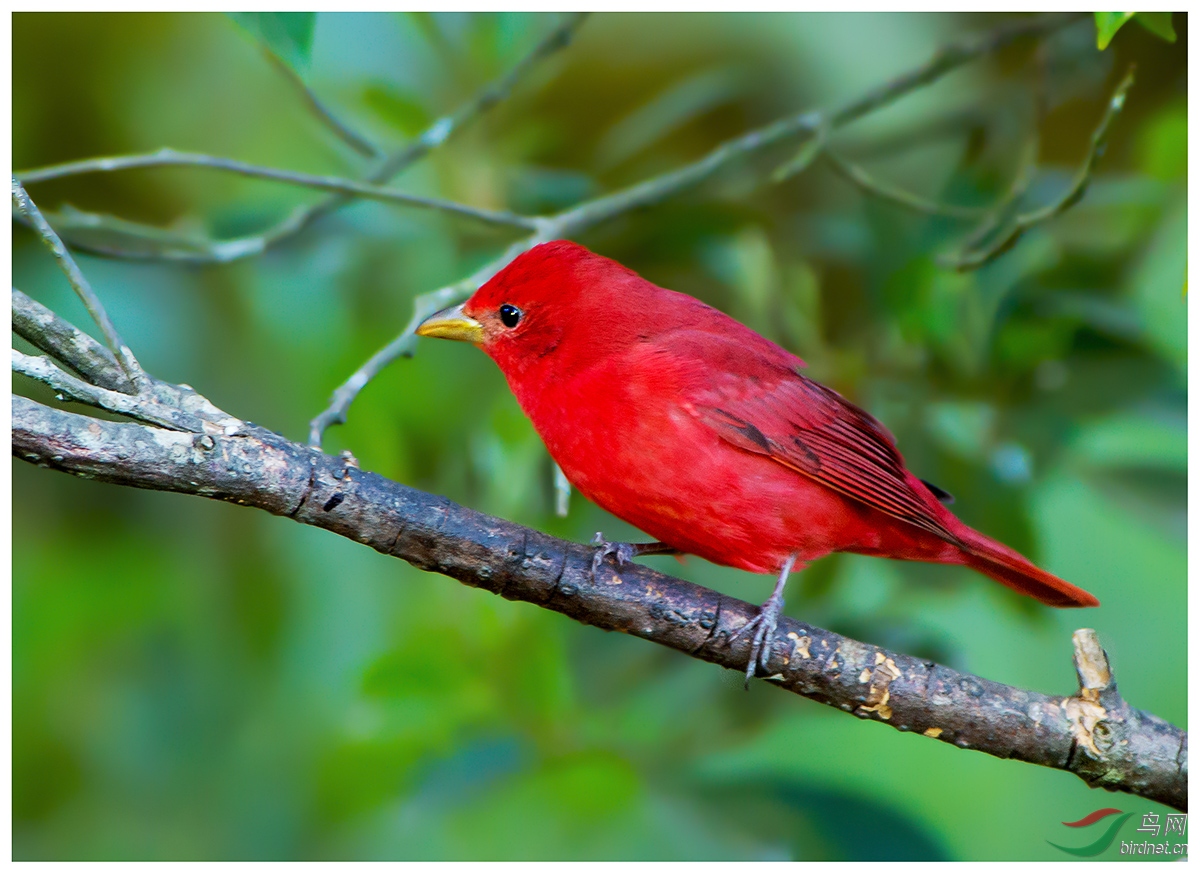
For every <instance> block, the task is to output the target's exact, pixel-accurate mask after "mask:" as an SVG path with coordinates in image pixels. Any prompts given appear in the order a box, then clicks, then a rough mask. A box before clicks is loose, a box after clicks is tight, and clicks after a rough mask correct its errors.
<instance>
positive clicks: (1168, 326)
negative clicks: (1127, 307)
mask: <svg viewBox="0 0 1200 874" xmlns="http://www.w3.org/2000/svg"><path fill="white" fill-rule="evenodd" d="M1186 275H1187V206H1186V204H1185V203H1183V202H1182V201H1181V202H1180V204H1179V206H1178V207H1177V208H1176V209H1175V210H1174V211H1172V212H1171V213H1170V214H1169V215H1168V216H1167V218H1166V220H1165V221H1164V222H1163V223H1162V226H1161V227H1160V228H1159V231H1158V233H1157V234H1155V236H1154V240H1153V242H1152V243H1151V245H1150V247H1149V248H1148V250H1147V251H1146V253H1145V255H1144V256H1143V257H1142V261H1141V264H1140V266H1139V267H1138V269H1136V270H1135V271H1133V273H1132V274H1131V275H1130V279H1129V283H1128V288H1129V294H1130V296H1131V297H1132V298H1133V300H1134V301H1135V304H1136V306H1137V308H1138V311H1139V313H1140V314H1141V317H1142V324H1143V325H1144V326H1145V331H1146V336H1147V339H1148V340H1149V342H1150V344H1151V345H1152V346H1153V347H1154V348H1155V349H1156V350H1157V351H1158V353H1159V354H1160V355H1162V356H1163V357H1164V358H1166V359H1167V360H1168V361H1171V362H1172V363H1174V364H1175V365H1176V366H1177V367H1178V368H1179V369H1180V371H1181V372H1183V371H1184V370H1186V368H1187V351H1188V350H1187V300H1186V299H1185V298H1184V297H1183V294H1182V292H1183V283H1184V279H1185V277H1186Z"/></svg>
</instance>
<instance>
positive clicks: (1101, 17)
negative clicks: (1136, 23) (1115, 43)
mask: <svg viewBox="0 0 1200 874" xmlns="http://www.w3.org/2000/svg"><path fill="white" fill-rule="evenodd" d="M1095 15H1096V47H1097V48H1098V49H1100V51H1104V50H1105V49H1106V48H1108V44H1109V43H1110V42H1112V38H1113V37H1114V36H1116V35H1117V31H1118V30H1120V29H1121V27H1122V26H1123V25H1124V24H1125V22H1127V21H1128V20H1129V19H1131V18H1133V16H1134V13H1132V12H1097V13H1095Z"/></svg>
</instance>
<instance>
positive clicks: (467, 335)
mask: <svg viewBox="0 0 1200 874" xmlns="http://www.w3.org/2000/svg"><path fill="white" fill-rule="evenodd" d="M417 336H418V337H441V338H442V339H443V340H464V341H466V342H467V343H474V344H475V345H476V346H478V345H480V344H481V343H483V325H481V324H479V322H477V321H475V320H474V319H473V318H471V317H470V316H467V315H463V311H462V304H459V305H458V306H452V307H448V308H446V309H444V310H442V311H440V312H436V313H434V314H433V315H432V316H430V317H429V318H427V319H426V320H425V321H423V322H421V324H419V325H417Z"/></svg>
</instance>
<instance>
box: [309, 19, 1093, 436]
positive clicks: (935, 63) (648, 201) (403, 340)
mask: <svg viewBox="0 0 1200 874" xmlns="http://www.w3.org/2000/svg"><path fill="white" fill-rule="evenodd" d="M1083 17H1084V16H1083V14H1082V13H1063V14H1055V15H1043V16H1037V17H1032V18H1026V19H1021V20H1019V21H1015V22H1012V23H1009V24H1006V25H1004V26H1003V27H999V28H996V29H995V30H993V31H991V32H990V33H986V34H983V35H982V36H975V37H970V38H967V39H963V40H960V41H958V42H956V43H952V44H951V45H949V46H947V47H946V48H944V49H942V50H940V51H938V52H937V53H935V54H934V56H933V57H932V58H930V60H928V61H927V62H925V63H924V64H922V65H920V66H918V67H915V68H914V69H912V70H909V71H908V72H906V73H903V74H902V75H900V76H898V77H896V78H895V79H893V80H891V81H890V82H887V83H885V84H883V85H881V86H879V87H877V88H874V89H872V90H871V91H869V92H867V93H866V94H864V95H863V96H861V97H859V98H857V99H855V100H852V101H850V102H848V103H845V104H843V105H842V106H840V107H837V108H834V109H832V110H828V111H820V110H812V111H807V112H801V113H797V114H794V115H790V116H786V117H784V118H781V119H778V120H776V121H774V122H772V123H770V124H768V125H765V126H764V127H760V128H756V129H754V130H752V131H749V132H748V133H745V134H742V135H741V136H739V137H735V138H734V139H732V140H728V141H726V142H724V143H722V144H721V145H719V146H717V147H716V148H715V149H713V150H712V151H711V152H709V153H708V154H707V155H705V156H704V157H703V158H700V159H699V160H697V161H694V162H692V163H691V164H687V165H685V166H683V167H680V168H679V169H676V170H672V171H670V172H667V173H663V174H662V175H660V176H655V177H653V178H651V179H647V180H645V181H644V182H641V183H638V184H637V185H633V186H630V187H629V188H625V189H623V190H621V191H617V192H614V193H612V194H607V195H603V196H600V197H597V198H594V199H592V200H588V201H585V202H583V203H580V204H578V205H576V206H573V207H571V208H569V209H566V210H563V211H562V212H559V213H557V214H555V215H552V216H548V217H545V218H542V219H539V220H538V222H539V226H538V229H537V231H536V232H535V233H534V234H533V235H532V236H530V237H527V238H526V239H524V240H519V241H518V242H516V243H513V244H512V245H511V246H509V247H508V249H507V250H506V251H505V252H504V253H503V254H502V255H501V256H500V257H498V258H497V259H495V260H494V261H491V262H489V263H488V264H486V265H485V266H484V267H482V268H480V269H479V270H477V271H476V272H475V273H474V274H473V275H471V276H469V277H467V278H466V279H463V280H460V281H459V282H456V283H453V284H452V285H447V286H443V287H442V288H439V289H437V290H436V291H432V292H428V293H426V294H422V295H419V296H418V297H417V298H416V299H415V301H414V302H413V316H412V318H411V319H409V322H408V325H407V326H406V327H405V328H404V330H403V331H402V332H401V333H400V334H399V335H398V336H397V337H396V338H395V339H393V340H392V341H391V342H390V343H388V345H387V346H385V347H384V348H382V349H380V350H379V351H378V352H376V353H375V354H374V355H372V356H371V358H370V359H369V360H368V361H367V362H366V363H365V364H364V365H363V366H362V367H360V368H359V369H358V370H356V371H355V372H354V373H353V374H352V375H351V376H350V378H349V379H347V380H346V381H345V382H343V383H342V384H341V385H340V386H338V388H337V389H336V390H335V391H334V393H333V396H332V398H331V399H330V403H329V406H328V407H326V408H325V409H324V410H323V411H322V412H321V413H320V414H319V415H317V417H316V418H314V419H313V420H312V422H311V423H310V428H309V443H310V445H312V446H320V445H321V440H322V438H323V437H324V433H325V430H326V429H327V428H329V426H330V425H333V424H342V423H344V422H345V421H346V413H347V411H348V410H349V408H350V405H351V404H352V403H354V399H355V398H357V397H358V393H359V392H360V391H362V389H363V388H364V387H365V386H366V385H367V383H369V382H370V381H371V380H372V379H374V378H375V376H376V375H377V374H378V373H379V372H380V371H381V370H383V368H385V367H387V365H389V364H391V363H392V362H393V361H395V360H396V359H397V358H401V357H408V356H411V355H412V350H413V347H414V345H415V341H416V336H415V333H414V332H415V330H416V327H417V325H419V324H420V323H421V322H422V321H423V320H424V319H425V318H426V317H427V316H429V315H432V314H433V313H435V312H437V310H439V309H441V308H442V307H445V306H449V305H450V304H452V303H457V302H458V301H460V300H463V299H465V298H467V297H468V296H469V295H470V294H471V293H472V292H473V291H474V290H475V289H476V288H478V287H479V286H480V285H482V284H483V283H484V282H486V281H487V280H489V279H491V278H492V277H493V276H494V275H496V274H497V273H498V272H500V271H501V270H503V269H504V267H506V266H507V265H508V263H509V262H510V261H512V260H513V259H514V258H516V257H517V256H518V255H520V254H521V253H522V252H527V251H528V250H530V249H532V248H533V247H534V246H536V245H537V244H538V243H544V242H546V241H548V240H554V239H558V238H560V237H573V236H575V235H577V234H580V233H582V232H583V231H585V230H587V229H589V228H591V227H594V226H595V225H598V224H600V223H601V222H603V221H606V220H608V219H610V218H613V217H615V216H618V215H623V214H625V213H627V212H630V211H632V210H634V209H639V208H641V207H644V206H650V205H652V204H655V203H660V202H662V201H663V200H666V199H667V198H669V197H672V196H674V195H675V194H678V193H679V192H680V191H683V190H685V189H687V188H690V187H693V186H695V185H698V184H700V183H701V182H703V181H704V180H706V179H708V178H710V177H711V176H713V175H714V174H715V173H717V172H718V171H719V170H721V169H722V168H724V167H725V166H727V165H728V164H731V163H733V162H734V161H736V160H738V159H741V158H744V157H747V156H749V155H751V154H754V153H756V152H759V151H761V150H763V149H766V148H767V147H768V146H771V145H774V144H776V143H779V142H782V141H784V140H787V139H788V138H790V137H793V136H797V135H805V136H808V137H814V136H822V137H823V136H824V134H825V133H826V132H827V131H829V130H832V129H834V128H836V127H840V126H842V125H845V124H848V123H850V122H852V121H854V120H856V119H859V118H861V117H862V116H864V115H866V114H868V113H870V112H872V111H874V110H876V109H879V108H880V107H883V106H887V105H888V104H890V103H892V102H894V101H896V100H898V99H899V98H901V97H903V96H904V95H906V94H908V93H910V92H912V91H913V90H915V89H917V88H920V87H922V86H924V85H928V84H930V83H931V82H933V81H935V80H937V79H938V78H940V77H941V76H944V75H945V74H946V73H949V72H950V71H951V70H954V69H957V68H958V67H960V66H962V65H963V64H965V63H967V62H968V61H971V60H973V59H975V58H977V57H980V56H982V55H984V54H987V53H989V52H993V51H996V50H998V49H1000V48H1002V47H1004V46H1006V45H1008V44H1009V43H1011V42H1012V41H1013V40H1015V39H1017V38H1019V37H1022V36H1028V35H1033V34H1045V33H1049V32H1052V31H1054V30H1057V29H1058V28H1061V27H1063V26H1065V25H1067V24H1071V23H1072V22H1075V21H1078V20H1081V19H1082V18H1083ZM803 154H804V153H803V152H802V155H803ZM814 156H815V153H814ZM807 162H811V156H810V157H808V158H807V161H806V162H805V166H807ZM785 168H788V175H791V173H792V172H795V170H794V168H791V167H790V166H789V165H785V167H781V168H780V170H779V171H777V174H778V173H780V172H783V171H784V170H785Z"/></svg>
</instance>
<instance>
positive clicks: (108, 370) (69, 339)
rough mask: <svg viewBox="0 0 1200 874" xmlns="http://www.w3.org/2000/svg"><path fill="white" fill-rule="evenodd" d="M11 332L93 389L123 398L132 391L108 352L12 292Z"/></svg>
mask: <svg viewBox="0 0 1200 874" xmlns="http://www.w3.org/2000/svg"><path fill="white" fill-rule="evenodd" d="M12 329H13V331H14V332H16V333H17V334H18V335H20V336H21V337H24V338H25V339H26V340H28V341H29V342H30V343H32V344H33V345H34V346H36V347H37V348H39V349H41V350H42V351H43V352H48V353H49V354H50V355H52V356H53V357H55V358H57V359H58V360H59V361H61V362H62V363H63V364H65V365H67V366H68V367H70V368H71V369H72V370H74V371H75V372H76V373H78V374H80V375H81V376H83V377H84V378H85V379H87V380H88V381H89V382H91V383H93V384H94V385H98V386H100V387H101V388H106V389H110V390H112V391H118V392H124V393H125V394H132V393H133V392H134V391H135V390H136V389H135V388H134V385H133V383H131V382H130V381H129V377H128V376H126V375H125V371H123V370H122V369H121V366H120V365H119V364H117V360H116V359H115V358H113V355H112V353H111V352H109V351H108V350H107V349H105V348H104V347H103V346H101V345H100V344H99V343H97V342H96V341H95V340H93V339H92V338H91V337H89V336H88V335H87V334H85V333H83V331H81V330H79V329H78V328H76V327H75V326H74V325H72V324H70V323H68V322H66V321H64V320H63V319H61V318H59V317H58V316H57V315H55V314H54V313H53V312H52V311H50V310H48V309H46V308H45V307H44V306H42V305H41V304H40V303H38V302H37V301H36V300H33V299H32V298H30V297H29V296H28V295H26V294H25V293H24V292H22V291H19V290H17V289H15V288H14V289H13V290H12Z"/></svg>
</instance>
